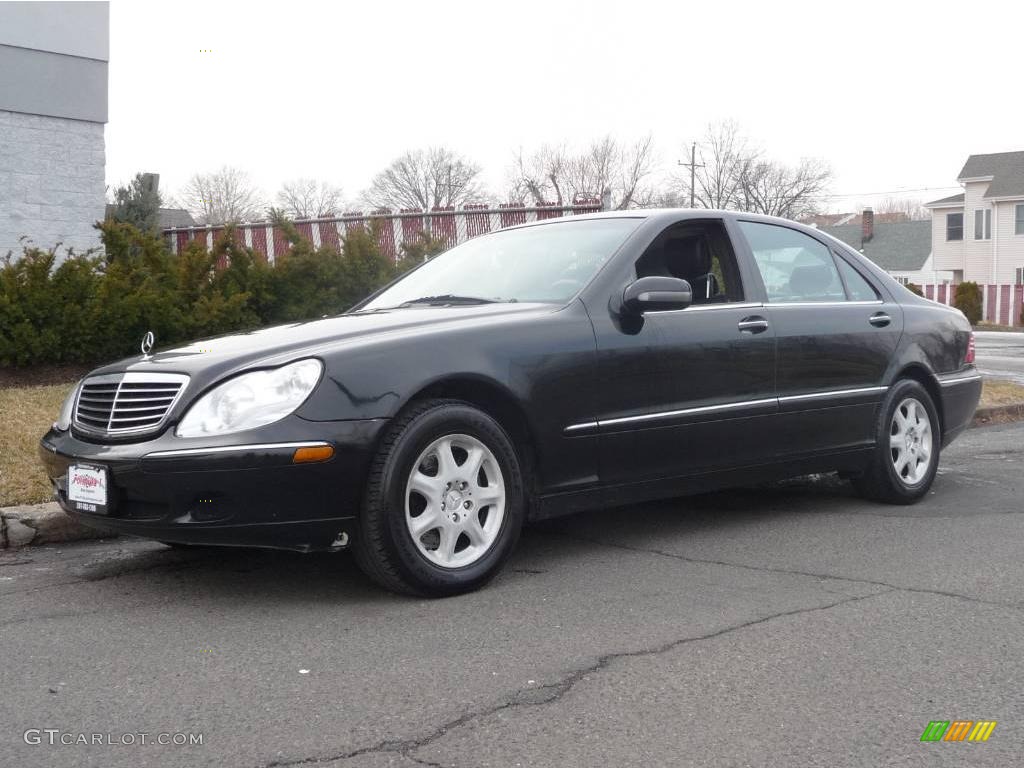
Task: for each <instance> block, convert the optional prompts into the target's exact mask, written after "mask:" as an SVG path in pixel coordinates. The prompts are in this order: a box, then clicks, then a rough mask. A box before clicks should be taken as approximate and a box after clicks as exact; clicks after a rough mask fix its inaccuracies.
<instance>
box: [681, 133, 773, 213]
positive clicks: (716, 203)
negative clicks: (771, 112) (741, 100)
mask: <svg viewBox="0 0 1024 768" xmlns="http://www.w3.org/2000/svg"><path fill="white" fill-rule="evenodd" d="M758 154H759V153H758V151H757V150H756V149H754V148H753V147H751V146H750V142H749V141H748V140H747V139H746V138H745V137H744V136H743V135H742V134H741V133H740V130H739V127H738V126H737V125H736V123H734V122H732V121H731V120H726V121H724V122H721V123H712V124H709V125H708V127H707V131H706V133H705V134H704V140H703V141H702V142H701V143H700V145H699V149H698V157H697V160H698V165H699V166H700V167H698V168H695V169H694V174H693V179H694V184H693V187H694V189H693V199H694V204H695V205H697V206H699V207H701V208H720V209H730V208H731V209H735V208H739V207H741V205H742V203H743V191H742V189H743V184H742V179H743V177H744V176H745V175H746V174H747V172H748V171H749V169H750V167H751V166H752V165H753V164H754V163H755V162H756V161H757V159H758ZM678 178H679V186H680V188H681V189H682V193H683V195H682V197H683V199H684V200H685V201H686V204H687V205H688V204H689V198H690V174H689V172H687V173H685V174H683V175H681V176H679V177H678Z"/></svg>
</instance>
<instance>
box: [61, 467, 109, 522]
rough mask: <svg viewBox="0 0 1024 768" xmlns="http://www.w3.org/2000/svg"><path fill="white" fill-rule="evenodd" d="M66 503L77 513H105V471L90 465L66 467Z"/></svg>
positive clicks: (102, 468)
mask: <svg viewBox="0 0 1024 768" xmlns="http://www.w3.org/2000/svg"><path fill="white" fill-rule="evenodd" d="M68 501H69V502H70V503H71V506H72V507H74V508H75V509H77V510H78V511H79V512H91V513H92V514H94V515H104V514H106V512H107V469H106V467H97V466H94V465H91V464H72V465H71V466H70V467H68Z"/></svg>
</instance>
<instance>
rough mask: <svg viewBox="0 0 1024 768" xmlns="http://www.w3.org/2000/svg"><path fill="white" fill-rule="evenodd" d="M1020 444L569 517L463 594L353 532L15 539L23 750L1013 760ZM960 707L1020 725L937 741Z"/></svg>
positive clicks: (568, 762) (69, 759)
mask: <svg viewBox="0 0 1024 768" xmlns="http://www.w3.org/2000/svg"><path fill="white" fill-rule="evenodd" d="M1022 455H1024V425H1006V426H998V427H988V428H985V429H975V430H971V431H969V432H968V433H967V434H965V435H964V436H963V437H961V438H960V439H959V440H958V441H957V442H956V443H954V444H953V446H951V447H950V448H949V449H948V450H947V452H946V453H945V454H944V456H943V461H942V464H941V467H940V475H939V477H938V479H937V480H936V483H935V486H934V491H933V493H932V494H931V495H930V496H929V497H928V498H927V499H926V500H925V501H923V502H922V503H921V504H918V505H916V506H913V507H885V506H879V505H875V504H871V503H868V502H864V501H861V500H859V499H857V498H855V497H854V496H853V495H852V493H851V491H850V489H849V488H848V486H847V485H846V484H845V483H842V482H841V481H839V480H837V479H836V478H834V477H832V476H824V477H818V478H810V479H801V480H797V481H789V482H786V483H783V484H779V485H775V486H771V487H767V488H757V489H748V490H739V491H731V492H726V493H719V494H711V495H706V496H700V497H696V498H691V499H682V500H673V501H668V502H658V503H654V504H645V505H641V506H635V507H629V508H622V509H617V510H609V511H605V512H598V513H593V514H589V515H577V516H574V517H570V518H565V519H560V520H556V521H552V522H549V523H546V524H543V525H541V526H538V527H534V528H531V529H529V530H527V531H526V532H525V534H524V537H523V540H522V542H521V545H520V547H519V550H518V551H517V553H516V555H515V556H514V558H513V560H512V561H511V562H510V564H509V567H508V568H507V569H506V571H505V573H504V574H502V576H500V577H499V578H498V579H497V580H496V581H495V582H494V583H493V584H492V586H490V587H489V588H487V589H485V590H483V591H482V592H478V593H476V594H472V595H466V596H462V597H458V598H451V599H447V600H442V601H427V600H414V599H409V598H402V597H396V596H393V595H389V594H385V593H383V592H381V591H379V590H377V589H376V588H374V587H373V586H372V585H371V584H370V583H369V582H367V580H366V579H364V578H363V577H362V576H361V574H360V573H359V572H358V571H357V570H356V568H355V566H354V564H353V563H352V562H351V560H350V558H348V557H347V556H338V555H333V556H332V555H316V556H301V555H292V554H288V553H272V552H270V553H265V552H245V551H230V550H198V551H180V550H171V549H168V548H166V547H164V546H162V545H160V544H155V543H150V542H144V541H134V540H129V539H122V540H110V541H99V542H85V543H81V544H75V545H63V546H60V545H52V546H43V547H33V548H29V549H23V550H19V551H17V552H11V553H5V554H2V555H0V648H2V650H3V654H4V663H3V665H2V666H0V692H2V693H0V723H2V727H0V755H2V756H3V757H0V764H5V765H6V764H10V765H18V766H26V767H29V766H51V765H62V766H122V765H123V766H164V765H167V766H206V765H208V766H251V767H252V768H269V767H270V766H293V765H294V766H307V765H328V766H332V767H333V768H379V767H383V766H396V767H397V768H412V767H413V766H423V765H430V766H453V767H457V768H483V767H484V766H577V765H578V766H595V765H615V766H634V765H635V766H660V765H712V766H797V765H799V766H818V765H820V766H841V765H870V766H880V765H900V766H905V765H907V766H916V765H922V766H924V765H928V766H931V765H957V766H962V765H972V766H973V765H982V766H986V765H991V766H1006V765H1012V764H1016V763H1017V762H1018V754H1019V753H1020V751H1021V749H1022V747H1024V723H1022V722H1021V719H1022V715H1024V693H1022V686H1021V683H1022V675H1021V671H1022V668H1024V661H1022V659H1024V632H1022V629H1024V612H1022V608H1024V544H1022V542H1024V515H1022V507H1021V502H1020V499H1021V493H1022V491H1024V473H1021V471H1020V469H1021V468H1022V466H1024V465H1022V461H1021V460H1022ZM300 670H307V671H306V672H305V673H301V672H300ZM947 719H948V720H954V719H992V720H997V721H998V723H999V725H998V726H997V727H996V729H995V731H994V732H993V734H992V737H991V738H990V740H989V741H988V742H987V743H985V744H967V743H963V744H956V743H933V744H923V743H921V742H920V741H919V738H920V735H921V732H922V731H923V730H924V728H925V726H926V725H927V723H928V721H930V720H947ZM28 728H41V729H42V728H57V729H60V730H61V731H63V732H68V733H78V732H85V733H103V734H106V733H108V732H110V733H113V734H115V735H120V734H122V733H139V732H148V733H152V734H155V733H159V732H180V731H185V732H201V733H202V734H203V738H204V743H203V744H202V745H201V746H190V747H174V746H166V747H163V746H157V745H146V746H141V745H137V744H136V745H132V746H126V745H116V746H100V745H94V746H93V745H89V746H86V745H77V746H49V745H47V744H45V743H44V744H41V745H26V744H25V743H24V741H23V739H22V734H23V732H24V731H25V730H26V729H28Z"/></svg>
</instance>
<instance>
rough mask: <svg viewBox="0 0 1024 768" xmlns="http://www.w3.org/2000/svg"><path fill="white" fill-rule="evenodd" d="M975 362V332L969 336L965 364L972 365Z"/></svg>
mask: <svg viewBox="0 0 1024 768" xmlns="http://www.w3.org/2000/svg"><path fill="white" fill-rule="evenodd" d="M973 362H974V333H973V331H972V332H971V334H970V335H969V336H968V337H967V354H966V355H964V365H971V364H972V363H973Z"/></svg>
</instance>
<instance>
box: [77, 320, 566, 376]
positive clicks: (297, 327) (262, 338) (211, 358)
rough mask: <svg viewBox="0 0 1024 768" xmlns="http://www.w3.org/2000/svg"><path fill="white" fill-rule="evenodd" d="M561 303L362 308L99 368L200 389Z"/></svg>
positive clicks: (128, 359) (103, 372)
mask: <svg viewBox="0 0 1024 768" xmlns="http://www.w3.org/2000/svg"><path fill="white" fill-rule="evenodd" d="M556 309H558V308H557V307H555V306H553V305H551V304H527V303H512V304H506V303H498V304H480V305H472V306H452V307H422V308H408V309H394V310H380V311H376V312H356V313H353V314H346V315H336V316H334V317H326V318H323V319H320V320H310V321H306V322H300V323H288V324H285V325H277V326H271V327H269V328H260V329H258V330H254V331H249V332H246V333H233V334H229V335H225V336H215V337H212V338H208V339H201V340H198V341H194V342H191V343H189V344H184V345H182V346H177V347H172V348H171V349H163V350H159V351H158V352H155V353H153V354H152V355H151V356H150V357H143V356H141V355H139V356H136V357H130V358H126V359H124V360H119V361H118V362H116V363H112V364H110V365H107V366H104V367H102V368H99V369H97V370H95V371H93V373H94V374H105V373H120V372H123V371H136V372H140V373H144V372H163V373H184V374H188V375H189V376H190V377H193V382H192V385H191V386H190V389H194V385H196V384H199V385H202V384H205V383H206V382H209V381H211V380H213V379H219V378H222V377H224V376H226V375H230V374H232V373H235V372H237V371H240V370H244V369H246V368H255V367H264V366H272V365H283V364H285V363H287V362H289V361H290V360H295V359H298V358H300V357H302V356H304V355H306V354H309V355H320V354H326V353H329V352H333V351H335V350H336V349H341V348H344V347H345V346H347V345H350V344H364V343H372V342H373V340H374V339H377V338H383V337H387V336H391V335H392V334H402V335H406V334H417V335H420V334H431V333H435V332H437V333H440V332H444V331H445V330H446V329H450V328H452V327H460V326H466V325H491V324H494V323H499V324H500V323H501V322H503V321H505V320H506V319H507V320H509V321H513V320H518V319H524V318H523V316H524V315H530V314H547V313H550V312H552V311H555V310H556ZM140 341H141V339H140ZM157 341H158V342H159V339H158V340H157Z"/></svg>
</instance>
